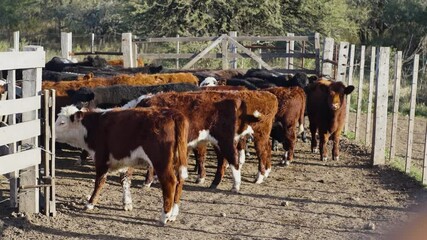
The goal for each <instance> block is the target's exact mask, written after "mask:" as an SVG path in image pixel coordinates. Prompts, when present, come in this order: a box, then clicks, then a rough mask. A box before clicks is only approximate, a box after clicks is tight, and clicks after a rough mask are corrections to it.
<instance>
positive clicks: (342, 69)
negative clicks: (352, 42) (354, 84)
mask: <svg viewBox="0 0 427 240" xmlns="http://www.w3.org/2000/svg"><path fill="white" fill-rule="evenodd" d="M348 44H349V43H348V42H340V50H339V53H338V70H337V72H336V75H335V80H336V81H341V82H343V83H345V77H346V72H347V64H348V50H349V49H348Z"/></svg>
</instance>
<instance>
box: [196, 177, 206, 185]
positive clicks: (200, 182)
mask: <svg viewBox="0 0 427 240" xmlns="http://www.w3.org/2000/svg"><path fill="white" fill-rule="evenodd" d="M196 183H197V184H203V183H205V178H201V177H197V179H196Z"/></svg>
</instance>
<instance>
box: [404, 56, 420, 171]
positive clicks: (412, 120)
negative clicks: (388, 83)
mask: <svg viewBox="0 0 427 240" xmlns="http://www.w3.org/2000/svg"><path fill="white" fill-rule="evenodd" d="M419 62H420V55H419V54H415V56H414V68H413V70H412V86H411V104H410V109H409V122H408V141H407V148H406V164H405V172H406V173H409V172H410V171H411V161H412V144H413V142H414V124H415V106H416V104H417V82H418V69H419Z"/></svg>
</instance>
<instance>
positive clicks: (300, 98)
mask: <svg viewBox="0 0 427 240" xmlns="http://www.w3.org/2000/svg"><path fill="white" fill-rule="evenodd" d="M263 91H268V92H271V93H273V94H274V95H275V96H276V97H277V100H278V101H279V109H278V111H277V114H276V118H275V119H276V120H275V121H276V122H277V123H278V124H279V125H280V127H278V128H277V129H274V130H273V131H272V132H271V136H272V137H273V139H276V140H279V141H280V142H282V144H283V148H284V150H285V151H286V152H285V155H284V156H283V159H282V161H281V163H282V164H286V165H289V164H290V162H291V161H292V160H293V159H294V149H295V142H296V132H295V129H296V127H297V126H298V125H299V130H298V134H300V133H302V132H304V112H305V106H306V95H305V92H304V90H303V89H302V88H301V87H273V88H266V89H263ZM276 130H277V132H276Z"/></svg>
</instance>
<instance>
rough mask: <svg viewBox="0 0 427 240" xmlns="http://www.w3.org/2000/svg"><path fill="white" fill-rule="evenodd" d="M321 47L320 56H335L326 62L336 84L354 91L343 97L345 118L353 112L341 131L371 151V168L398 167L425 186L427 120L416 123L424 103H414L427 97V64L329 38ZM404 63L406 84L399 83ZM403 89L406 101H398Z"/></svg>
mask: <svg viewBox="0 0 427 240" xmlns="http://www.w3.org/2000/svg"><path fill="white" fill-rule="evenodd" d="M326 43H328V44H326ZM328 46H329V47H328ZM323 47H324V48H323V49H324V55H325V53H326V52H327V51H326V49H330V50H329V52H332V53H333V54H331V55H330V56H332V57H333V58H332V61H326V62H330V63H331V64H332V65H335V66H336V74H335V76H336V79H337V80H339V81H343V82H345V83H346V84H348V85H355V87H356V90H355V92H354V93H352V94H350V95H349V96H348V97H347V106H348V108H347V116H349V109H351V108H352V106H353V107H354V108H352V112H355V116H353V118H354V119H353V120H354V121H349V117H347V119H346V123H345V128H344V129H345V130H344V131H345V132H346V133H347V134H349V133H352V134H354V139H355V141H356V142H359V143H362V144H364V145H366V146H368V147H370V148H371V158H372V164H373V165H384V164H391V163H392V162H395V161H398V162H400V164H402V165H403V166H402V168H404V170H405V172H406V173H408V174H409V173H412V174H413V173H415V175H417V174H420V175H421V181H422V183H423V184H427V171H426V170H427V126H425V125H426V119H425V118H422V117H420V118H416V117H415V112H416V108H425V107H426V103H425V102H422V101H420V102H419V103H418V104H417V99H422V98H423V97H422V96H420V94H422V93H423V92H424V91H425V83H426V80H427V74H426V67H427V62H426V60H425V58H422V59H424V60H422V59H420V55H419V54H414V55H412V56H409V57H407V59H403V53H402V51H396V52H392V51H391V49H390V48H389V47H375V46H370V47H366V46H363V45H362V46H356V45H354V44H349V43H347V42H340V43H337V44H335V43H334V42H333V39H328V38H326V39H325V41H324V45H323ZM334 56H338V59H336V58H337V57H334ZM367 60H368V61H367ZM404 63H406V68H405V69H406V75H405V76H406V79H403V77H404V75H403V70H402V68H403V67H402V66H403V64H404ZM324 64H325V62H324V63H323V67H325V65H324ZM420 65H421V66H423V69H422V70H421V69H420ZM419 73H422V76H421V83H423V82H424V85H423V86H420V85H419V84H418V83H419ZM365 76H367V77H365ZM365 81H367V83H365ZM404 83H406V84H404ZM402 84H404V85H406V86H405V87H406V89H405V90H406V92H410V94H407V95H409V96H406V98H403V97H402V96H401V93H402V90H401V86H402ZM365 95H367V96H365ZM352 99H353V100H352ZM352 103H353V104H352ZM408 103H409V113H408V116H404V115H402V114H401V113H400V112H399V109H401V108H402V107H401V106H400V104H406V105H408ZM399 120H400V121H399ZM349 122H352V124H350V123H349ZM416 122H417V123H418V124H417V125H415V123H416ZM402 123H403V124H402ZM401 125H402V126H401ZM416 126H417V127H416ZM349 135H351V134H349ZM398 140H400V141H399V142H405V144H404V146H402V144H398ZM415 149H416V152H415ZM420 149H422V150H420ZM414 153H416V154H414ZM414 159H415V164H414Z"/></svg>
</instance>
